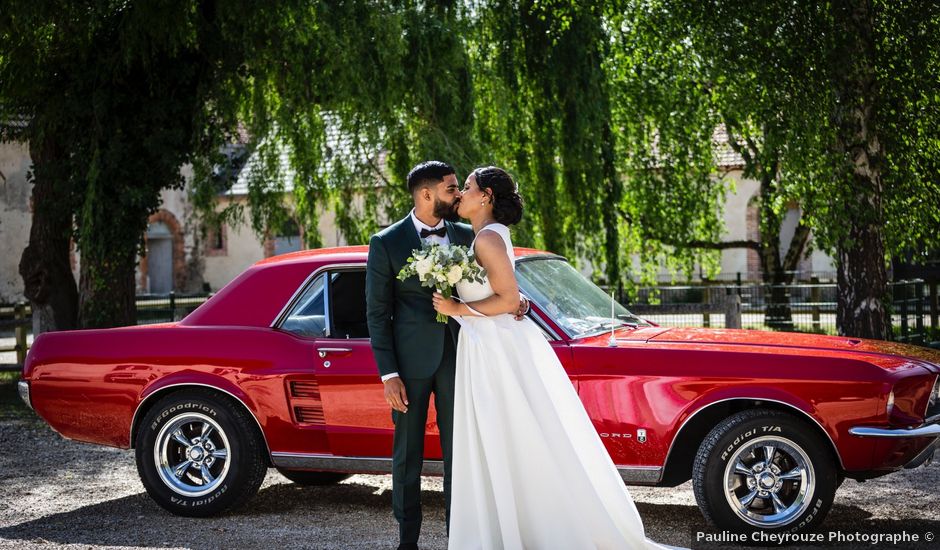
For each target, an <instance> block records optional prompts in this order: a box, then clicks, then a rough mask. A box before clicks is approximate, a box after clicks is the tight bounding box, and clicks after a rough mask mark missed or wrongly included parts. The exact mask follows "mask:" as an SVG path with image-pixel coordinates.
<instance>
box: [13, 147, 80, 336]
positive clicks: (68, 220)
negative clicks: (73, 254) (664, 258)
mask: <svg viewBox="0 0 940 550" xmlns="http://www.w3.org/2000/svg"><path fill="white" fill-rule="evenodd" d="M29 153H30V157H31V158H32V161H33V190H32V199H31V201H32V208H33V220H32V222H33V223H32V226H31V227H30V230H29V244H28V245H27V247H26V249H25V250H23V255H22V256H21V257H20V264H19V272H20V276H21V277H23V286H24V291H23V293H24V294H25V296H26V298H27V299H28V300H29V301H30V306H31V308H32V311H33V336H38V335H39V334H41V333H43V332H51V331H56V330H70V329H74V328H76V327H77V315H78V288H77V286H76V285H75V277H74V276H73V275H72V266H71V263H70V261H69V247H70V243H71V237H72V209H71V208H69V206H68V205H69V202H70V189H69V187H70V185H69V181H68V176H67V175H66V170H64V169H62V163H63V162H64V160H65V158H64V157H65V155H66V152H65V150H64V148H62V147H59V146H58V143H56V140H55V137H52V136H49V135H47V136H46V137H45V138H44V139H43V140H42V143H41V144H40V143H39V142H38V140H34V141H31V142H30V152H29Z"/></svg>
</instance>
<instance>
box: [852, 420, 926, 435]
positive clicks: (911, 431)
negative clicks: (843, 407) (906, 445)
mask: <svg viewBox="0 0 940 550" xmlns="http://www.w3.org/2000/svg"><path fill="white" fill-rule="evenodd" d="M849 433H850V434H852V435H857V436H859V437H888V438H897V437H940V424H936V423H935V424H924V425H923V426H919V427H917V428H872V427H869V426H855V427H854V428H849Z"/></svg>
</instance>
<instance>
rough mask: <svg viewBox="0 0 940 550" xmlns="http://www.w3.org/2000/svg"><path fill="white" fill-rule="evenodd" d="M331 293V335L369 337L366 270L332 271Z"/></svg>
mask: <svg viewBox="0 0 940 550" xmlns="http://www.w3.org/2000/svg"><path fill="white" fill-rule="evenodd" d="M329 295H330V298H329V300H328V303H329V307H330V321H331V330H330V335H331V337H332V338H368V337H369V326H368V324H367V323H366V272H365V271H364V270H361V269H358V270H344V271H336V272H333V273H331V274H330V289H329Z"/></svg>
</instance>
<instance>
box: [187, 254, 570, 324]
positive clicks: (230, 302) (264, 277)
mask: <svg viewBox="0 0 940 550" xmlns="http://www.w3.org/2000/svg"><path fill="white" fill-rule="evenodd" d="M515 253H516V258H522V257H525V256H534V255H546V256H550V257H557V256H554V255H550V254H549V253H547V252H544V251H541V250H536V249H533V248H516V249H515ZM368 255H369V247H368V246H365V245H360V246H342V247H333V248H318V249H313V250H301V251H298V252H290V253H287V254H281V255H278V256H273V257H271V258H266V259H264V260H261V261H259V262H256V263H255V264H254V265H252V266H250V267H249V268H248V269H246V270H245V271H244V272H242V273H241V274H240V275H239V276H238V277H236V278H235V279H234V280H232V281H231V282H230V283H228V284H227V285H225V286H224V287H222V288H221V289H220V290H219V291H218V292H217V293H216V294H215V295H214V296H212V297H211V298H210V299H209V300H207V301H206V302H205V303H203V304H202V305H201V306H199V307H198V308H197V309H196V310H195V311H193V312H192V313H190V314H189V315H188V316H187V317H186V318H185V319H183V321H181V322H180V325H183V326H219V325H225V326H255V327H263V326H270V325H271V323H272V322H273V321H274V320H275V318H276V317H277V316H278V314H279V312H281V311H282V310H283V308H284V306H285V304H286V303H287V302H288V301H289V300H290V299H291V297H292V296H294V293H295V292H296V291H297V289H298V288H299V287H300V286H301V285H302V284H303V283H304V282H305V281H306V280H307V279H308V278H309V276H310V274H312V273H313V272H314V271H316V270H317V269H319V268H321V267H323V266H327V265H347V266H348V265H350V264H352V265H362V266H365V264H366V260H367V259H368Z"/></svg>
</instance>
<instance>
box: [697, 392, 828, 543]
mask: <svg viewBox="0 0 940 550" xmlns="http://www.w3.org/2000/svg"><path fill="white" fill-rule="evenodd" d="M692 482H693V488H694V490H695V500H696V501H697V502H698V505H699V507H700V508H701V509H702V513H703V514H704V516H705V519H706V520H707V521H708V522H709V523H711V524H712V525H713V526H715V527H717V528H719V529H727V530H734V531H739V532H740V531H758V530H759V531H768V532H776V531H791V532H796V531H805V530H808V529H811V528H812V527H814V526H816V525H818V524H819V523H820V522H821V521H822V520H823V518H825V516H826V514H827V513H828V512H829V508H830V507H831V506H832V501H833V498H834V496H835V492H836V488H837V487H838V472H837V468H836V466H835V464H834V460H833V457H832V454H831V452H830V450H829V448H828V447H827V446H826V443H825V441H823V440H822V438H821V437H819V436H818V435H816V433H814V431H813V430H812V427H810V426H808V425H807V424H805V423H804V422H802V421H801V420H799V419H797V418H794V417H793V416H791V415H789V414H786V413H782V412H779V411H769V410H749V411H742V412H740V413H737V414H735V415H732V416H731V417H729V418H727V419H725V420H724V421H723V422H721V423H720V424H719V425H718V426H716V427H715V428H714V429H713V430H712V431H711V432H710V433H709V434H708V436H706V437H705V441H704V442H702V445H701V446H700V447H699V451H698V455H697V456H696V459H695V464H694V465H693V469H692Z"/></svg>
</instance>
